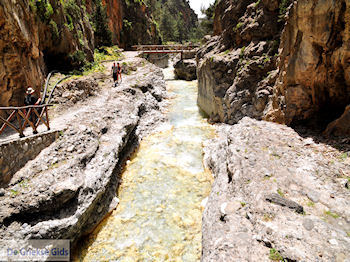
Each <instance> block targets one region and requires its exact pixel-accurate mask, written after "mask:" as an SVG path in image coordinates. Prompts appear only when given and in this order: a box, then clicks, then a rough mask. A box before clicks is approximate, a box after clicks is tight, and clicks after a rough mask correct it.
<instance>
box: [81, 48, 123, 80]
mask: <svg viewBox="0 0 350 262" xmlns="http://www.w3.org/2000/svg"><path fill="white" fill-rule="evenodd" d="M121 57H122V54H121V51H120V50H119V48H118V47H117V46H112V47H101V48H100V49H95V52H94V61H93V62H86V63H85V65H84V66H83V68H82V69H83V74H84V75H88V74H90V73H92V72H103V71H104V70H105V69H106V68H105V67H104V65H102V64H101V62H103V61H109V60H120V59H121ZM123 65H125V64H124V63H123Z"/></svg>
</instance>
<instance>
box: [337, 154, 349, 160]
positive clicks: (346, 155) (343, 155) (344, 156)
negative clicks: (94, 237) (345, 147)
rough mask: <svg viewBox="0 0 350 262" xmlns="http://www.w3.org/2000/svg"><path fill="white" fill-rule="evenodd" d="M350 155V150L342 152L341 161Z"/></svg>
mask: <svg viewBox="0 0 350 262" xmlns="http://www.w3.org/2000/svg"><path fill="white" fill-rule="evenodd" d="M348 157H350V152H345V153H342V154H341V155H340V156H339V160H340V161H345V160H346V159H347V158H348Z"/></svg>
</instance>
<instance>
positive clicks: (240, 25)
mask: <svg viewBox="0 0 350 262" xmlns="http://www.w3.org/2000/svg"><path fill="white" fill-rule="evenodd" d="M242 25H243V23H241V22H239V23H237V25H236V26H235V28H233V31H234V32H237V31H238V29H240V28H241V27H242Z"/></svg>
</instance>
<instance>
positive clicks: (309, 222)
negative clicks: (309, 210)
mask: <svg viewBox="0 0 350 262" xmlns="http://www.w3.org/2000/svg"><path fill="white" fill-rule="evenodd" d="M303 226H304V228H305V229H306V230H308V231H310V230H312V229H313V228H314V222H313V221H312V220H311V219H309V218H305V219H304V220H303Z"/></svg>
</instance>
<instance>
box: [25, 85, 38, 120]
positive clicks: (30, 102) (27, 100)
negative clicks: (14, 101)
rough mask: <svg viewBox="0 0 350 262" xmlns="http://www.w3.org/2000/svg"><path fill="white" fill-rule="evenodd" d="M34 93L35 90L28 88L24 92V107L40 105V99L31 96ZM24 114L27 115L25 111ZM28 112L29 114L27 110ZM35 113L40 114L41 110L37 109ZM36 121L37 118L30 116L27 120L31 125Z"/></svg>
mask: <svg viewBox="0 0 350 262" xmlns="http://www.w3.org/2000/svg"><path fill="white" fill-rule="evenodd" d="M34 93H35V90H34V89H33V88H32V87H30V86H29V87H28V88H27V90H26V96H25V98H24V105H26V106H34V105H40V102H41V98H40V97H39V98H37V97H36V96H34V95H33V94H34ZM24 112H25V114H26V115H27V111H26V110H25V111H24ZM28 112H30V111H29V110H28ZM37 112H38V113H39V114H40V112H41V109H40V108H37ZM36 119H37V117H36V116H35V115H34V116H33V115H32V114H31V116H30V117H29V120H30V121H31V122H33V123H34V122H35V121H36Z"/></svg>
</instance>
